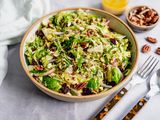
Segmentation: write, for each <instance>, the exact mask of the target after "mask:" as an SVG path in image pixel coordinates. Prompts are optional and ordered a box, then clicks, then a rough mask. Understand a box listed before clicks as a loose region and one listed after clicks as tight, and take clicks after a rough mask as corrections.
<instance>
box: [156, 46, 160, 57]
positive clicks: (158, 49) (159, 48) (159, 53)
mask: <svg viewBox="0 0 160 120" xmlns="http://www.w3.org/2000/svg"><path fill="white" fill-rule="evenodd" d="M156 53H157V54H158V55H160V47H158V48H157V50H156Z"/></svg>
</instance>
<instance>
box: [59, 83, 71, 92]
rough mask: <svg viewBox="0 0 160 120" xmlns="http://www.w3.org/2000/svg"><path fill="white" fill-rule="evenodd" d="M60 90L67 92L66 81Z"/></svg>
mask: <svg viewBox="0 0 160 120" xmlns="http://www.w3.org/2000/svg"><path fill="white" fill-rule="evenodd" d="M60 90H61V92H62V93H64V94H66V93H67V92H69V87H68V86H67V84H66V83H64V84H63V85H62V87H61V89H60Z"/></svg>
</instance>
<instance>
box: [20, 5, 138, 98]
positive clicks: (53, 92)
mask: <svg viewBox="0 0 160 120" xmlns="http://www.w3.org/2000/svg"><path fill="white" fill-rule="evenodd" d="M78 9H82V10H91V11H95V12H101V13H103V14H108V15H110V16H112V17H113V18H115V19H117V20H118V21H119V22H121V23H122V24H123V25H124V26H125V27H126V28H127V29H128V31H129V32H130V33H131V35H132V37H133V38H134V43H135V46H136V50H137V51H136V54H137V55H136V56H135V57H136V58H135V62H134V64H133V66H132V70H131V72H130V74H129V75H128V76H126V77H125V79H124V80H123V81H121V82H120V83H119V84H117V85H116V86H114V87H113V88H111V89H109V90H107V91H104V92H100V93H98V94H93V95H86V96H70V95H67V94H62V93H59V92H56V91H53V90H50V89H48V88H47V87H45V86H44V85H42V84H41V83H39V82H38V81H36V80H35V79H34V78H33V77H32V76H31V74H30V73H29V70H28V69H27V66H26V65H25V60H24V55H23V53H24V52H23V50H24V47H25V46H24V45H25V42H26V40H27V39H26V38H27V36H28V34H29V33H30V32H31V31H32V29H33V28H34V27H35V26H36V25H37V24H39V23H40V22H42V21H43V20H44V19H45V18H46V17H49V16H51V15H53V14H55V13H58V12H61V11H67V10H78ZM19 54H20V61H21V64H22V67H23V69H24V71H25V72H26V74H27V76H28V77H29V78H30V80H31V81H32V82H33V83H34V84H35V85H36V86H37V87H38V88H39V87H40V88H41V89H43V90H44V91H45V92H47V93H49V94H48V95H51V94H52V95H53V94H54V95H55V96H59V97H63V98H70V99H74V100H76V99H78V100H80V99H89V98H91V99H92V98H96V97H97V99H98V97H99V98H100V96H106V95H108V94H109V93H112V92H114V91H116V90H117V89H118V88H120V87H121V86H122V85H123V84H124V83H125V82H127V81H128V80H129V78H130V77H131V76H132V75H133V73H134V71H135V70H136V66H137V64H138V58H139V48H138V44H137V41H136V37H135V34H134V32H133V31H132V30H131V28H130V27H129V26H128V25H127V24H126V23H125V22H123V21H122V20H120V18H118V17H116V16H115V15H113V14H111V13H108V12H106V11H103V10H100V9H96V8H91V7H76V8H64V9H60V10H55V11H53V12H51V13H49V14H47V15H45V16H43V17H41V18H39V19H38V20H36V22H34V23H33V24H32V25H31V26H30V27H29V29H28V30H27V31H26V33H25V35H24V37H23V39H22V41H21V44H20V51H19ZM43 90H42V91H43ZM56 99H57V98H56Z"/></svg>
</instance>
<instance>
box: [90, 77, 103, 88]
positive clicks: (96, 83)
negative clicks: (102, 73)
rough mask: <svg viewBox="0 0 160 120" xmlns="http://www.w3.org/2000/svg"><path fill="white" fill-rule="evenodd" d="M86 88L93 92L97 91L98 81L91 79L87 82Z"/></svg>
mask: <svg viewBox="0 0 160 120" xmlns="http://www.w3.org/2000/svg"><path fill="white" fill-rule="evenodd" d="M87 87H88V88H90V89H93V90H97V89H98V88H99V87H100V83H99V80H98V79H95V78H91V79H90V80H89V81H88V84H87Z"/></svg>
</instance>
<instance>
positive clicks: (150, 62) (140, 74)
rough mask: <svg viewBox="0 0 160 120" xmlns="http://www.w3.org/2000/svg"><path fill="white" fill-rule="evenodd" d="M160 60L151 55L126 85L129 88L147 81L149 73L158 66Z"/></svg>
mask: <svg viewBox="0 0 160 120" xmlns="http://www.w3.org/2000/svg"><path fill="white" fill-rule="evenodd" d="M158 62H159V60H158V59H157V58H155V57H153V56H149V57H148V59H147V60H146V61H145V62H144V64H143V65H142V66H141V68H139V70H138V71H137V74H134V75H133V76H132V80H131V81H130V83H129V84H128V85H127V86H126V88H127V90H129V89H131V88H132V87H134V86H135V85H138V84H141V83H143V82H145V81H146V79H147V78H148V77H149V75H150V74H151V73H152V72H153V70H154V68H155V67H156V66H157V64H158Z"/></svg>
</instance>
